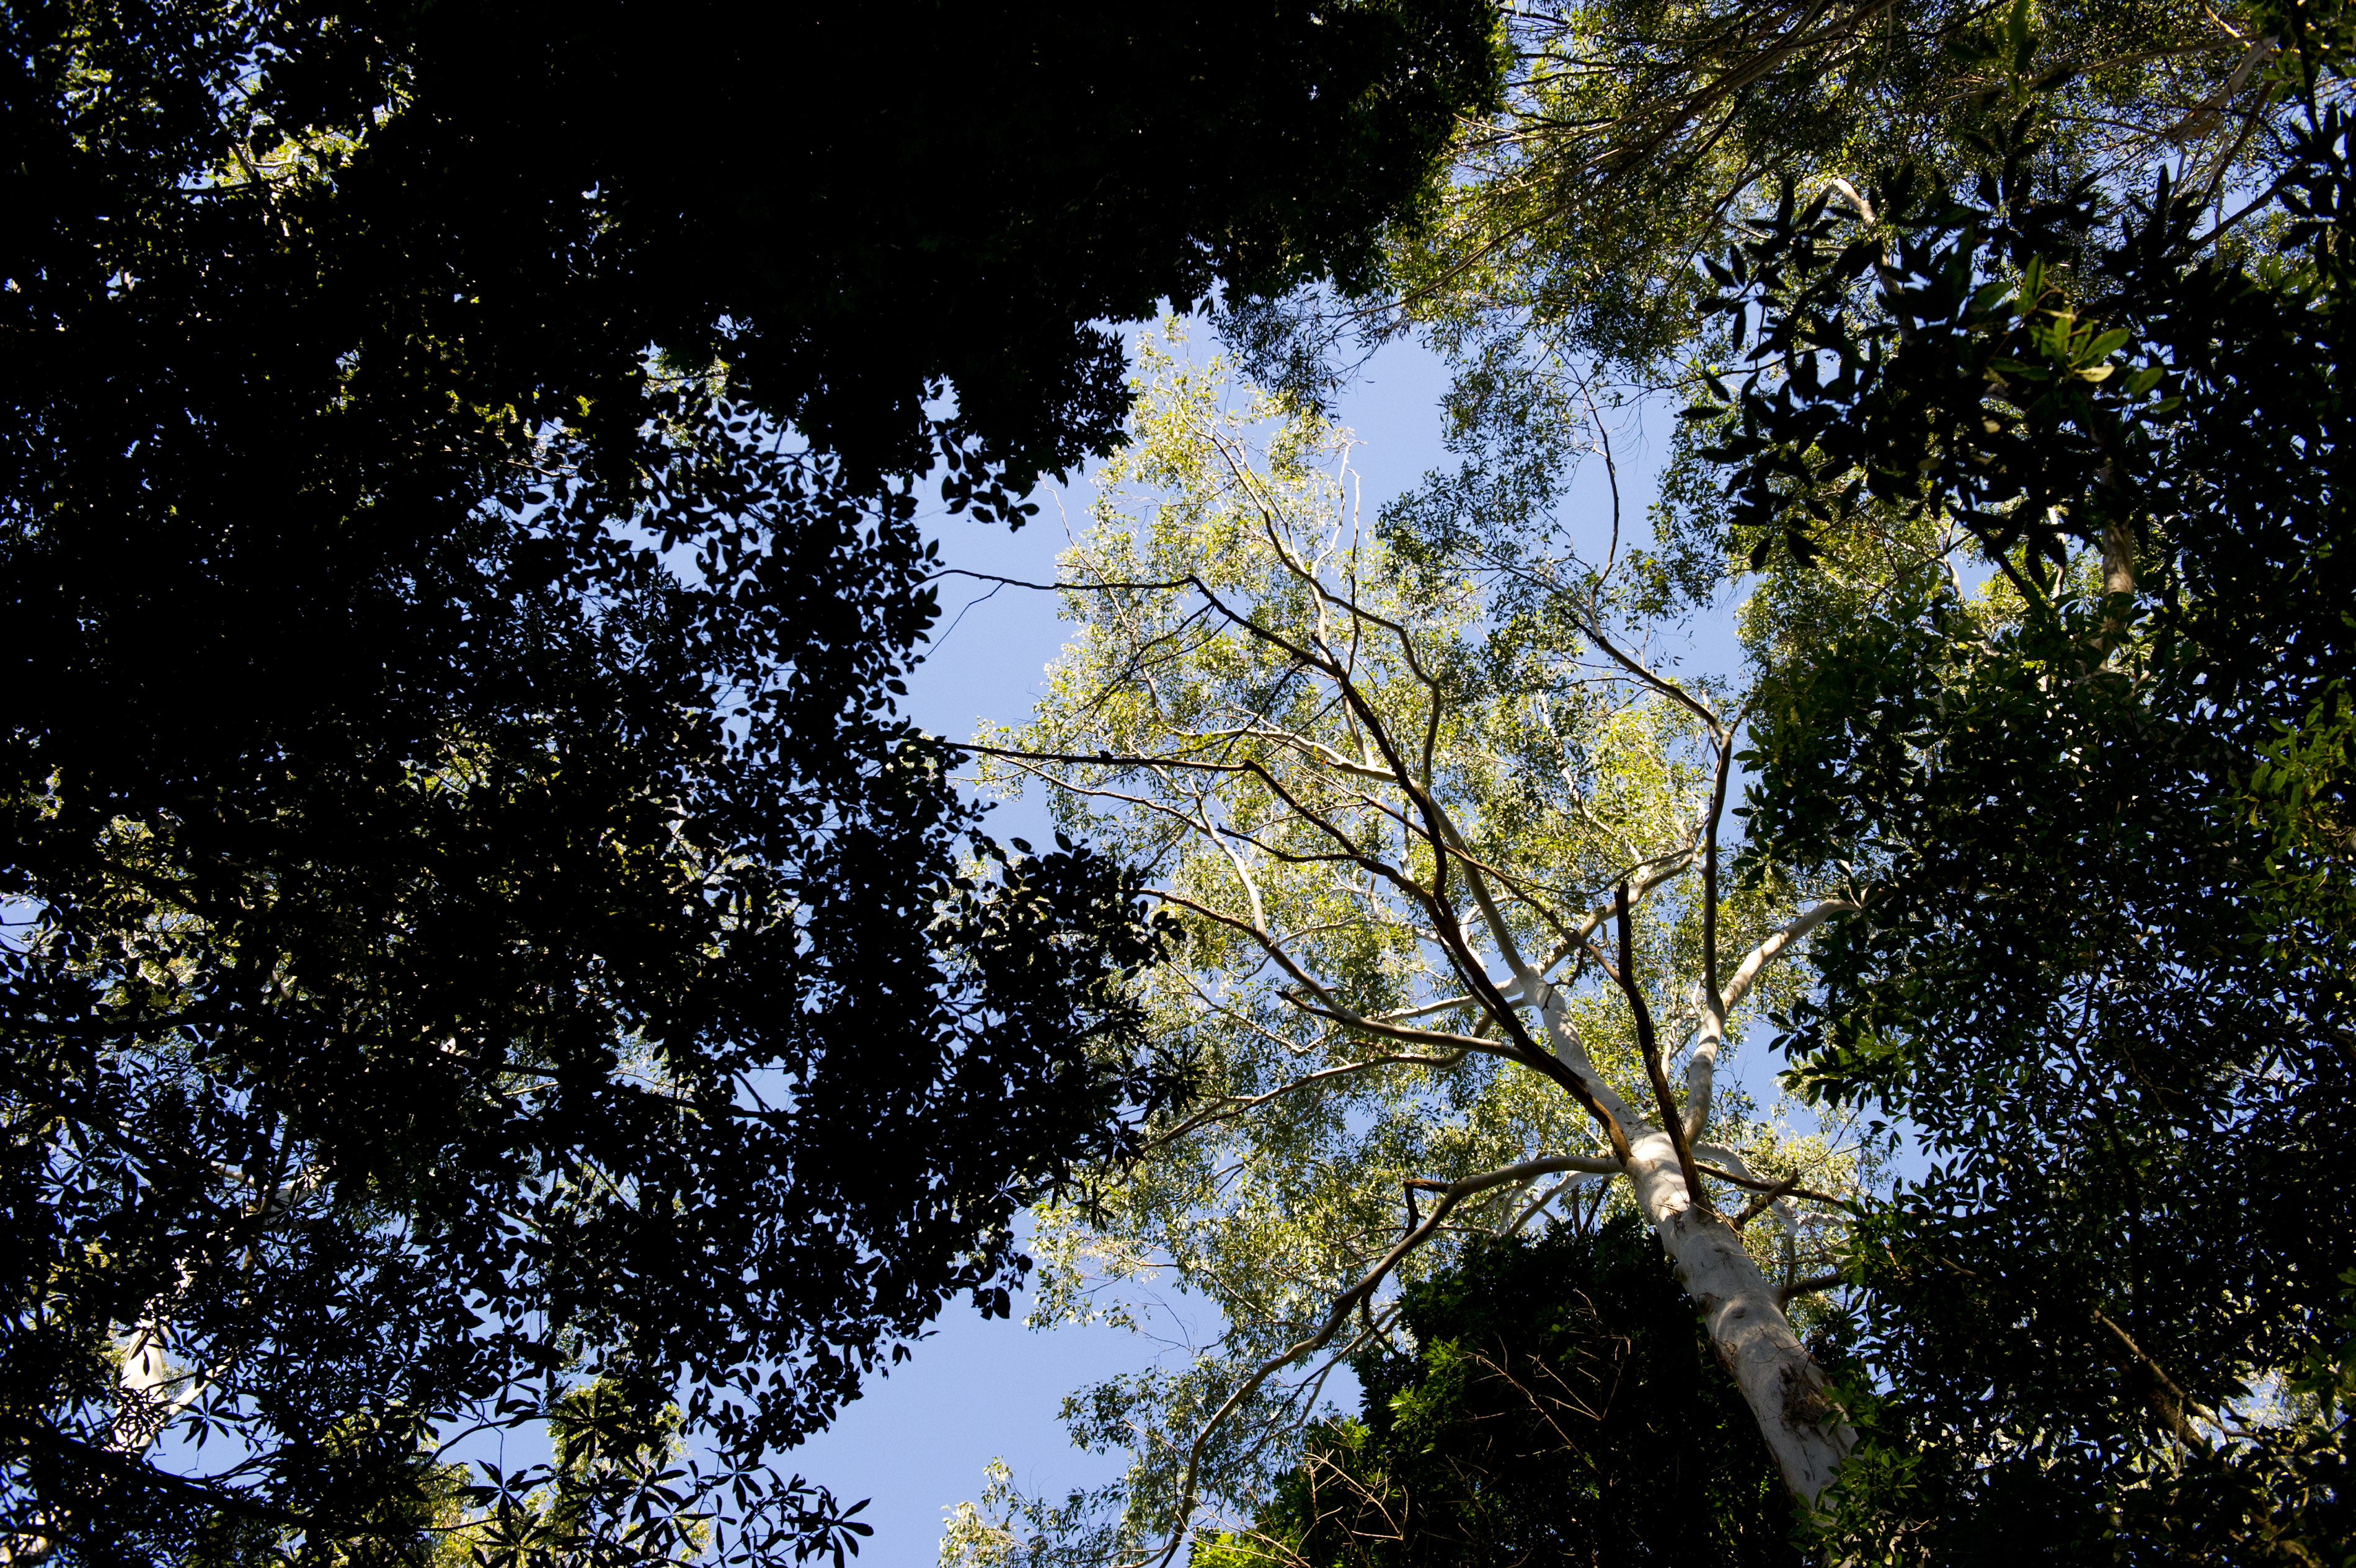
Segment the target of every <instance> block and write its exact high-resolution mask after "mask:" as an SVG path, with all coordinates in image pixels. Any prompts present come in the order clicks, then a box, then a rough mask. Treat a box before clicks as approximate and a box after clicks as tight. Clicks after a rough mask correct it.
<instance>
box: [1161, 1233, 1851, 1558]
mask: <svg viewBox="0 0 2356 1568" xmlns="http://www.w3.org/2000/svg"><path fill="white" fill-rule="evenodd" d="M1402 1321H1403V1323H1404V1324H1405V1326H1406V1328H1407V1331H1408V1334H1409V1335H1411V1336H1412V1337H1413V1343H1414V1344H1415V1345H1416V1347H1417V1348H1416V1349H1415V1350H1414V1351H1412V1352H1409V1353H1406V1354H1398V1355H1379V1356H1374V1357H1369V1358H1365V1359H1360V1360H1359V1361H1358V1362H1356V1363H1355V1369H1356V1371H1357V1374H1358V1379H1359V1382H1360V1384H1361V1386H1362V1387H1363V1388H1364V1390H1365V1418H1364V1419H1363V1420H1359V1421H1341V1422H1333V1423H1327V1424H1326V1425H1325V1426H1323V1427H1322V1428H1321V1429H1320V1430H1319V1431H1318V1432H1317V1433H1316V1434H1314V1435H1312V1439H1311V1441H1310V1444H1309V1453H1308V1457H1307V1459H1306V1460H1305V1462H1304V1463H1303V1465H1302V1466H1301V1468H1300V1469H1299V1470H1298V1471H1296V1472H1295V1473H1294V1474H1292V1475H1291V1476H1290V1477H1287V1478H1286V1479H1285V1481H1284V1482H1283V1483H1282V1485H1281V1487H1280V1491H1279V1494H1278V1497H1277V1499H1276V1501H1275V1502H1274V1503H1273V1504H1272V1505H1271V1507H1270V1508H1269V1511H1268V1512H1267V1513H1266V1514H1265V1515H1263V1516H1262V1518H1261V1519H1260V1520H1259V1521H1258V1525H1257V1526H1256V1528H1255V1529H1254V1530H1251V1531H1248V1532H1246V1533H1244V1534H1242V1535H1239V1536H1227V1537H1224V1538H1222V1539H1220V1540H1219V1541H1213V1542H1206V1543H1205V1545H1203V1546H1202V1547H1200V1548H1198V1549H1197V1551H1196V1552H1195V1556H1194V1562H1195V1563H1196V1564H1197V1568H1245V1565H1248V1564H1301V1565H1313V1568H1328V1565H1332V1568H1342V1565H1344V1564H1348V1565H1354V1568H1355V1565H1361V1564H1363V1565H1366V1568H1374V1565H1377V1564H1380V1565H1384V1568H1408V1565H1410V1564H1411V1565H1415V1568H1476V1565H1477V1568H1512V1565H1515V1564H1521V1563H1531V1564H1537V1563H1549V1564H1551V1563H1595V1564H1608V1563H1677V1564H1695V1565H1700V1564H1725V1565H1729V1568H1731V1565H1734V1564H1770V1563H1772V1564H1786V1563H1788V1564H1798V1563H1802V1562H1804V1561H1805V1557H1804V1553H1803V1552H1800V1551H1799V1550H1798V1549H1797V1548H1796V1546H1795V1545H1794V1534H1793V1530H1794V1522H1795V1520H1794V1514H1793V1511H1792V1507H1791V1502H1790V1499H1789V1498H1788V1496H1787V1495H1786V1494H1785V1492H1784V1491H1783V1484H1782V1482H1781V1481H1780V1479H1779V1478H1778V1477H1777V1475H1776V1471H1775V1464H1774V1460H1773V1459H1772V1457H1771V1456H1770V1455H1769V1454H1768V1452H1767V1448H1766V1444H1763V1443H1762V1441H1761V1440H1760V1437H1759V1433H1758V1425H1757V1423H1756V1422H1755V1421H1754V1420H1753V1418H1752V1416H1751V1411H1750V1409H1749V1407H1748V1406H1747V1405H1745V1404H1744V1403H1743V1401H1742V1396H1741V1393H1740V1391H1738V1390H1737V1389H1736V1388H1735V1386H1734V1382H1733V1380H1732V1379H1730V1378H1729V1377H1728V1376H1727V1375H1726V1373H1725V1372H1724V1371H1723V1370H1722V1369H1720V1368H1719V1365H1718V1363H1717V1361H1716V1360H1715V1359H1713V1358H1712V1357H1711V1355H1710V1351H1709V1347H1708V1338H1707V1337H1706V1336H1705V1335H1704V1333H1703V1332H1702V1329H1701V1326H1700V1324H1699V1322H1698V1321H1697V1318H1696V1316H1695V1315H1694V1311H1693V1307H1692V1305H1691V1304H1690V1303H1688V1302H1687V1300H1686V1299H1685V1295H1684V1293H1683V1291H1682V1290H1681V1289H1680V1288H1679V1287H1678V1285H1677V1283H1676V1280H1674V1279H1673V1278H1671V1277H1670V1274H1669V1271H1668V1267H1667V1264H1666V1262H1665V1260H1664V1259H1663V1257H1662V1255H1661V1249H1660V1244H1659V1243H1658V1242H1657V1241H1655V1240H1654V1239H1653V1237H1652V1236H1651V1235H1650V1234H1649V1233H1647V1232H1646V1231H1645V1230H1644V1228H1643V1227H1642V1226H1641V1225H1639V1224H1638V1223H1637V1222H1636V1221H1635V1220H1634V1219H1633V1218H1632V1217H1626V1216H1623V1217H1621V1218H1618V1219H1613V1220H1611V1221H1609V1222H1608V1223H1606V1224H1604V1225H1603V1226H1601V1228H1600V1229H1598V1230H1584V1229H1578V1228H1573V1227H1570V1226H1558V1227H1557V1228H1556V1229H1554V1230H1551V1231H1550V1232H1548V1234H1547V1236H1546V1237H1544V1238H1543V1239H1541V1240H1536V1241H1526V1240H1502V1241H1493V1242H1489V1243H1487V1244H1484V1245H1483V1246H1480V1247H1477V1248H1475V1249H1474V1250H1472V1251H1471V1252H1469V1253H1468V1254H1467V1256H1466V1258H1465V1260H1464V1262H1462V1265H1461V1266H1460V1267H1458V1268H1457V1269H1455V1270H1454V1271H1452V1272H1451V1273H1447V1274H1443V1275H1441V1276H1440V1277H1438V1278H1436V1279H1433V1280H1430V1281H1428V1282H1424V1283H1419V1284H1417V1285H1415V1286H1413V1287H1411V1288H1410V1289H1409V1290H1408V1293H1407V1295H1406V1298H1405V1301H1404V1304H1403V1306H1402Z"/></svg>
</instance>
